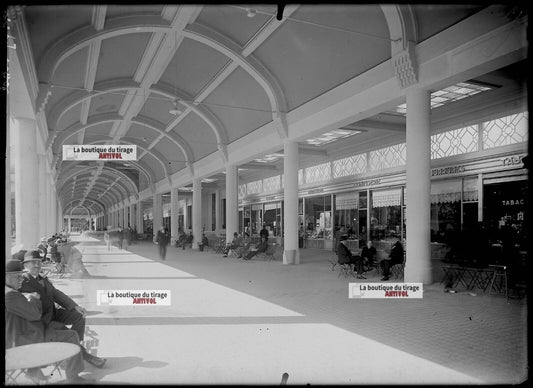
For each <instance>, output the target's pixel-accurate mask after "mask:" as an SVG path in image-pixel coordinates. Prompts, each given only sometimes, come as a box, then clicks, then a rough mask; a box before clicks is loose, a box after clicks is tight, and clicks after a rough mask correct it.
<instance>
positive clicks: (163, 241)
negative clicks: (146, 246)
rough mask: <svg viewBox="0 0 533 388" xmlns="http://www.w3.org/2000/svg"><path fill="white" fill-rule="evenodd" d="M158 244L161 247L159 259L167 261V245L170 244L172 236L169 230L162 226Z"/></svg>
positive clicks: (158, 233) (158, 232)
mask: <svg viewBox="0 0 533 388" xmlns="http://www.w3.org/2000/svg"><path fill="white" fill-rule="evenodd" d="M155 241H156V243H157V244H158V245H159V258H160V259H161V260H165V259H166V256H167V245H168V244H169V243H170V236H169V234H168V231H167V228H165V227H164V226H161V228H160V229H159V230H158V231H157V237H156V240H155Z"/></svg>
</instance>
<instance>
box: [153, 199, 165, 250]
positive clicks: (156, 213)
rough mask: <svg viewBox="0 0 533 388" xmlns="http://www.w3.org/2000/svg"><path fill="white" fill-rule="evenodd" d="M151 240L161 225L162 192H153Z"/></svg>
mask: <svg viewBox="0 0 533 388" xmlns="http://www.w3.org/2000/svg"><path fill="white" fill-rule="evenodd" d="M152 214H153V217H154V218H153V228H152V229H153V232H152V234H153V240H154V242H155V238H156V236H157V231H158V230H159V229H161V225H163V195H162V194H154V209H153V212H152Z"/></svg>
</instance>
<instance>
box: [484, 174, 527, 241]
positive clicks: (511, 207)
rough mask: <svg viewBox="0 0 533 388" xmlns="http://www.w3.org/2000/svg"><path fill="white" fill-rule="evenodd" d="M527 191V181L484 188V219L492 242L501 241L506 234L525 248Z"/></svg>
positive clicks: (491, 184)
mask: <svg viewBox="0 0 533 388" xmlns="http://www.w3.org/2000/svg"><path fill="white" fill-rule="evenodd" d="M527 190H528V187H527V181H526V180H515V181H510V182H499V183H490V184H485V185H484V186H483V219H484V220H485V225H486V227H487V229H488V231H489V236H490V237H489V238H490V239H491V241H492V242H494V243H496V242H498V241H500V240H501V237H502V232H505V234H507V233H510V234H511V235H512V237H513V239H514V240H515V241H514V242H515V244H517V245H520V246H523V247H525V239H526V236H525V234H526V229H525V221H524V220H525V213H526V208H527V204H526V201H527Z"/></svg>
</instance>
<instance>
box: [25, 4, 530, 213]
mask: <svg viewBox="0 0 533 388" xmlns="http://www.w3.org/2000/svg"><path fill="white" fill-rule="evenodd" d="M387 7H388V6H387V5H385V6H384V5H379V4H368V5H345V4H343V5H292V4H291V5H287V6H285V9H284V11H283V19H282V20H277V18H276V13H277V11H278V9H277V6H276V5H261V6H259V5H253V6H245V5H238V6H237V5H205V6H177V5H50V6H37V5H31V6H25V7H24V8H23V15H24V20H25V28H26V30H27V36H28V37H29V41H30V47H31V51H32V55H33V60H34V63H35V72H36V78H37V79H38V94H37V96H36V99H35V101H34V105H35V109H36V110H37V111H42V112H44V113H45V117H46V125H47V129H48V137H47V147H49V148H50V149H51V150H52V153H53V166H54V167H55V168H56V170H57V179H58V183H59V185H58V187H61V192H60V198H61V201H62V203H63V208H64V210H65V211H68V209H69V208H73V207H79V206H82V207H86V208H89V209H90V210H91V212H94V213H96V212H98V211H101V210H103V209H105V208H106V207H109V206H111V205H112V204H114V203H117V202H119V201H120V200H122V199H124V198H128V197H130V196H131V195H138V193H139V192H141V191H143V190H146V189H151V190H155V187H156V185H157V183H158V182H168V183H169V184H170V183H171V177H172V176H173V174H176V173H178V172H180V171H191V172H192V171H193V167H194V165H195V163H197V162H199V161H201V160H202V159H204V158H207V157H209V156H212V155H213V154H216V153H220V154H221V155H222V156H223V157H224V155H225V154H226V153H227V152H228V146H229V145H230V144H232V143H235V142H237V141H239V140H240V139H246V137H247V136H249V135H250V134H252V133H254V132H255V131H258V130H260V129H261V128H262V127H264V126H265V125H267V124H269V123H271V122H272V121H275V120H277V119H279V117H282V116H283V115H284V114H287V113H288V112H291V111H294V110H295V109H297V108H299V107H302V106H304V105H305V104H306V103H309V102H310V101H316V100H318V99H320V97H321V96H322V95H324V94H325V93H327V92H329V91H331V90H332V89H334V88H336V87H338V86H340V85H343V84H345V83H347V82H348V81H350V80H353V79H356V78H357V77H358V76H360V75H361V74H363V73H365V72H367V71H369V70H371V69H373V68H376V66H379V65H380V64H383V63H385V62H386V61H389V60H390V59H391V56H392V55H393V52H394V49H395V44H396V43H397V42H398V36H397V35H396V34H397V31H396V30H395V20H394V17H393V16H394V15H393V14H391V12H390V9H389V8H387ZM389 7H390V6H389ZM403 7H404V10H403V11H401V12H400V14H401V13H402V12H403V13H404V14H405V15H408V16H409V17H406V18H405V21H406V22H408V23H411V24H412V27H413V30H412V31H411V32H410V33H409V36H410V38H411V39H414V40H415V43H421V42H424V41H426V40H428V39H430V38H431V37H433V36H435V35H437V34H439V33H442V32H443V31H445V30H447V29H450V28H451V27H452V26H454V25H456V24H458V23H460V22H461V21H463V20H465V19H467V18H468V17H470V16H472V15H474V14H476V13H478V12H481V11H482V10H483V8H484V6H482V5H460V4H454V5H437V4H429V5H422V4H420V5H414V6H409V7H408V6H403ZM499 12H502V13H504V12H508V13H509V17H508V18H509V20H512V18H513V17H516V15H512V14H511V12H514V11H513V9H512V8H511V7H509V8H508V9H503V8H502V9H501V10H500V11H499ZM391 15H393V16H391ZM409 18H411V19H409ZM404 28H407V29H409V26H407V27H405V26H404ZM520 66H522V67H523V65H520V64H519V65H515V67H514V68H508V69H503V70H500V69H498V71H495V72H493V73H491V74H485V75H483V77H485V78H486V80H487V82H488V81H490V80H492V81H494V80H495V79H497V80H498V81H497V82H498V87H499V88H500V89H501V90H503V89H505V88H507V87H509V88H513V87H514V88H515V89H520V88H521V87H522V84H523V78H524V74H525V72H524V71H525V70H524V68H522V67H520ZM483 77H481V76H480V78H483ZM502 88H503V89H502ZM402 102H404V101H400V102H399V103H402ZM480 103H482V100H481V99H480ZM447 109H448V112H447V111H446V109H443V110H442V113H441V116H442V117H443V119H442V120H444V119H445V118H446V117H448V116H449V115H450V114H451V113H450V112H449V111H450V110H451V108H447ZM454 111H455V112H457V110H454ZM436 117H437V118H438V117H439V116H438V114H437V116H436ZM402 120H403V122H402ZM404 120H405V117H401V116H398V115H387V114H386V113H385V114H384V113H383V112H381V115H379V116H378V115H376V116H374V117H369V118H367V119H366V121H365V122H359V123H353V124H348V125H346V126H343V127H345V128H347V130H352V131H358V132H359V133H358V135H357V136H351V137H349V138H347V139H345V140H343V141H337V142H331V143H328V144H325V145H318V146H317V145H315V146H314V145H312V144H307V143H306V142H305V139H302V140H301V141H300V144H301V147H302V150H303V151H302V153H301V161H300V163H301V165H305V164H306V163H310V162H311V161H316V160H317V157H318V158H320V157H322V156H323V157H325V158H327V157H328V156H330V155H332V154H333V153H337V154H342V153H343V152H353V150H354V149H357V147H364V146H368V145H369V144H371V143H372V142H376V141H381V142H385V143H386V142H387V141H389V142H391V141H395V140H396V139H398V138H401V136H404V135H405V133H404V132H405V131H404V130H402V129H401V128H403V127H404V126H405V123H404ZM383 128H385V129H386V130H383ZM324 132H325V131H324ZM313 136H316V134H315V133H313V134H311V133H310V134H309V136H308V138H311V137H313ZM66 144H86V145H87V144H95V145H96V144H135V145H137V150H138V160H137V161H129V162H127V163H126V162H105V163H104V162H96V161H95V162H75V161H63V160H62V146H63V145H66ZM280 144H281V143H280ZM335 150H337V151H335ZM279 151H280V152H282V147H281V148H280V149H279ZM259 156H264V155H257V157H259ZM222 160H223V158H222ZM248 162H249V163H247V164H246V165H244V164H243V166H241V167H248V168H247V169H243V170H241V171H240V178H241V179H243V180H246V179H253V178H254V177H257V176H259V175H260V174H264V173H265V171H266V172H267V174H268V173H269V171H272V169H274V170H276V171H277V173H278V174H279V173H280V172H279V170H280V163H281V164H282V162H281V161H280V160H277V161H273V162H272V163H269V164H267V167H265V168H263V167H262V166H264V165H265V163H263V164H261V163H259V162H254V161H253V160H249V161H248ZM269 168H270V170H269ZM221 171H222V170H221ZM221 171H214V172H213V174H212V177H214V178H215V179H217V178H223V175H222V174H220V172H221ZM217 174H218V175H217Z"/></svg>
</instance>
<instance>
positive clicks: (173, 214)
mask: <svg viewBox="0 0 533 388" xmlns="http://www.w3.org/2000/svg"><path fill="white" fill-rule="evenodd" d="M178 196H179V192H178V188H177V187H173V188H172V189H170V232H171V237H170V243H171V244H172V245H174V243H175V242H176V240H177V239H178V228H179V223H178V217H179V216H178V211H179V208H178Z"/></svg>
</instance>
